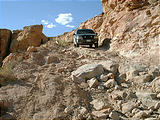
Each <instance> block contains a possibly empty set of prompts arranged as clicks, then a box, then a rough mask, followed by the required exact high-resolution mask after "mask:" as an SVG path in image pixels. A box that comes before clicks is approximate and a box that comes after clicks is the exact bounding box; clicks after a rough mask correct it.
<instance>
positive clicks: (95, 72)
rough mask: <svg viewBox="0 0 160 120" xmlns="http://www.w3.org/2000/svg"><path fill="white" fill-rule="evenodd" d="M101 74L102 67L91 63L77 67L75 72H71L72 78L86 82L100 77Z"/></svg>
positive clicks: (102, 71)
mask: <svg viewBox="0 0 160 120" xmlns="http://www.w3.org/2000/svg"><path fill="white" fill-rule="evenodd" d="M103 73H104V69H103V66H102V65H100V64H96V63H92V64H85V65H83V66H81V67H79V68H78V69H77V70H75V71H73V72H72V76H75V77H77V78H78V79H84V80H87V79H91V78H93V77H97V76H100V75H101V74H103Z"/></svg>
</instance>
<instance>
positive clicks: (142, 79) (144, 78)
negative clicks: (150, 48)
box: [133, 74, 152, 83]
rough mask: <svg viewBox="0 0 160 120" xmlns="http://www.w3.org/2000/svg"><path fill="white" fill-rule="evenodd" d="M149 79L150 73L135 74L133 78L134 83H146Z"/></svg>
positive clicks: (150, 77)
mask: <svg viewBox="0 0 160 120" xmlns="http://www.w3.org/2000/svg"><path fill="white" fill-rule="evenodd" d="M151 79H152V75H150V74H145V75H141V76H136V77H135V78H134V79H133V80H134V82H136V83H146V82H150V81H151Z"/></svg>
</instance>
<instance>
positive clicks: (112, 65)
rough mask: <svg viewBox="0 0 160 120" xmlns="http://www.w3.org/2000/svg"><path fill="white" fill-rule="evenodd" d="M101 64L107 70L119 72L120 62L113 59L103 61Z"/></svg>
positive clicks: (114, 72)
mask: <svg viewBox="0 0 160 120" xmlns="http://www.w3.org/2000/svg"><path fill="white" fill-rule="evenodd" d="M99 64H101V65H102V66H103V67H104V69H105V70H109V71H111V72H112V73H113V74H117V72H118V67H119V64H117V63H115V62H113V61H111V60H107V61H101V62H100V63H99Z"/></svg>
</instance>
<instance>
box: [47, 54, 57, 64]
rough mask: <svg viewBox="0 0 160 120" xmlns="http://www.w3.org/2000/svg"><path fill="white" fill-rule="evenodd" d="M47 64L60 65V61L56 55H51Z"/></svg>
mask: <svg viewBox="0 0 160 120" xmlns="http://www.w3.org/2000/svg"><path fill="white" fill-rule="evenodd" d="M46 61H47V64H50V63H60V60H59V58H58V57H57V56H54V55H50V56H48V57H47V60H46Z"/></svg>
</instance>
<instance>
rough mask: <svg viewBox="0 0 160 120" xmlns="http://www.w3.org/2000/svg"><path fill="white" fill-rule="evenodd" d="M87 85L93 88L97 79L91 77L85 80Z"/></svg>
mask: <svg viewBox="0 0 160 120" xmlns="http://www.w3.org/2000/svg"><path fill="white" fill-rule="evenodd" d="M87 83H88V85H89V87H90V88H92V87H93V88H94V87H97V86H98V80H97V79H96V78H92V79H90V80H88V81H87Z"/></svg>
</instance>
